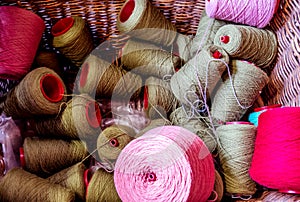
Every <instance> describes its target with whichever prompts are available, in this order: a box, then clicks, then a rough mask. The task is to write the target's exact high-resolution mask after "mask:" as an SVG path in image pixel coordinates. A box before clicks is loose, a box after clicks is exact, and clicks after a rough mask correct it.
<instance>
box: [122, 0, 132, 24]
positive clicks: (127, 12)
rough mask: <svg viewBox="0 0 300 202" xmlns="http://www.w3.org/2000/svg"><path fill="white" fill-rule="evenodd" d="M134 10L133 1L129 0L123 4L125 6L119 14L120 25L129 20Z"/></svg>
mask: <svg viewBox="0 0 300 202" xmlns="http://www.w3.org/2000/svg"><path fill="white" fill-rule="evenodd" d="M134 8H135V0H129V1H127V3H125V5H124V6H123V8H122V10H121V12H120V21H121V22H122V23H124V22H126V21H127V20H128V19H129V18H130V16H131V15H132V13H133V10H134Z"/></svg>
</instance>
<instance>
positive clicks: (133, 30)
mask: <svg viewBox="0 0 300 202" xmlns="http://www.w3.org/2000/svg"><path fill="white" fill-rule="evenodd" d="M117 27H118V29H119V31H120V32H121V33H126V34H129V35H130V36H134V37H136V38H139V39H143V40H146V41H150V42H153V43H156V44H159V45H163V46H170V45H172V43H173V42H174V40H175V38H176V35H177V32H176V27H175V25H173V24H172V23H171V22H170V21H168V20H167V19H166V18H165V16H164V15H163V14H162V13H161V12H160V11H159V10H158V9H157V8H156V7H154V6H153V5H152V4H151V2H150V1H149V0H127V1H126V2H125V3H124V5H123V7H122V8H121V11H120V13H119V15H118V21H117Z"/></svg>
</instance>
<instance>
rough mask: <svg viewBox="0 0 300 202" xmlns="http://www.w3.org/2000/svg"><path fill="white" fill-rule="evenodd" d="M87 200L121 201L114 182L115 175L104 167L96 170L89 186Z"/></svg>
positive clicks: (88, 201)
mask: <svg viewBox="0 0 300 202" xmlns="http://www.w3.org/2000/svg"><path fill="white" fill-rule="evenodd" d="M86 201H87V202H95V201H114V202H121V199H120V197H119V195H118V193H117V191H116V187H115V184H114V175H113V174H112V173H108V172H105V171H104V170H103V169H98V170H96V171H95V172H94V174H93V175H92V177H91V180H90V182H89V183H88V186H87V192H86Z"/></svg>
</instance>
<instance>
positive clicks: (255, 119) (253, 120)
mask: <svg viewBox="0 0 300 202" xmlns="http://www.w3.org/2000/svg"><path fill="white" fill-rule="evenodd" d="M277 107H281V104H275V105H269V106H264V107H259V108H255V109H254V110H253V112H251V113H250V114H249V116H248V121H249V122H251V123H253V124H254V125H255V126H256V127H257V126H258V117H259V116H260V115H261V114H262V113H264V112H265V111H267V110H271V109H273V108H277Z"/></svg>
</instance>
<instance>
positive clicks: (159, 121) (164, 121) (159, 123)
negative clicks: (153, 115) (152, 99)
mask: <svg viewBox="0 0 300 202" xmlns="http://www.w3.org/2000/svg"><path fill="white" fill-rule="evenodd" d="M167 125H172V123H171V122H170V121H169V120H167V119H163V118H160V119H152V120H151V121H150V122H149V124H148V125H147V126H146V127H145V128H143V129H142V130H141V131H140V132H139V133H138V134H137V135H136V136H135V137H140V136H142V135H143V134H145V133H146V132H147V131H149V130H151V129H154V128H157V127H160V126H167Z"/></svg>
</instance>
